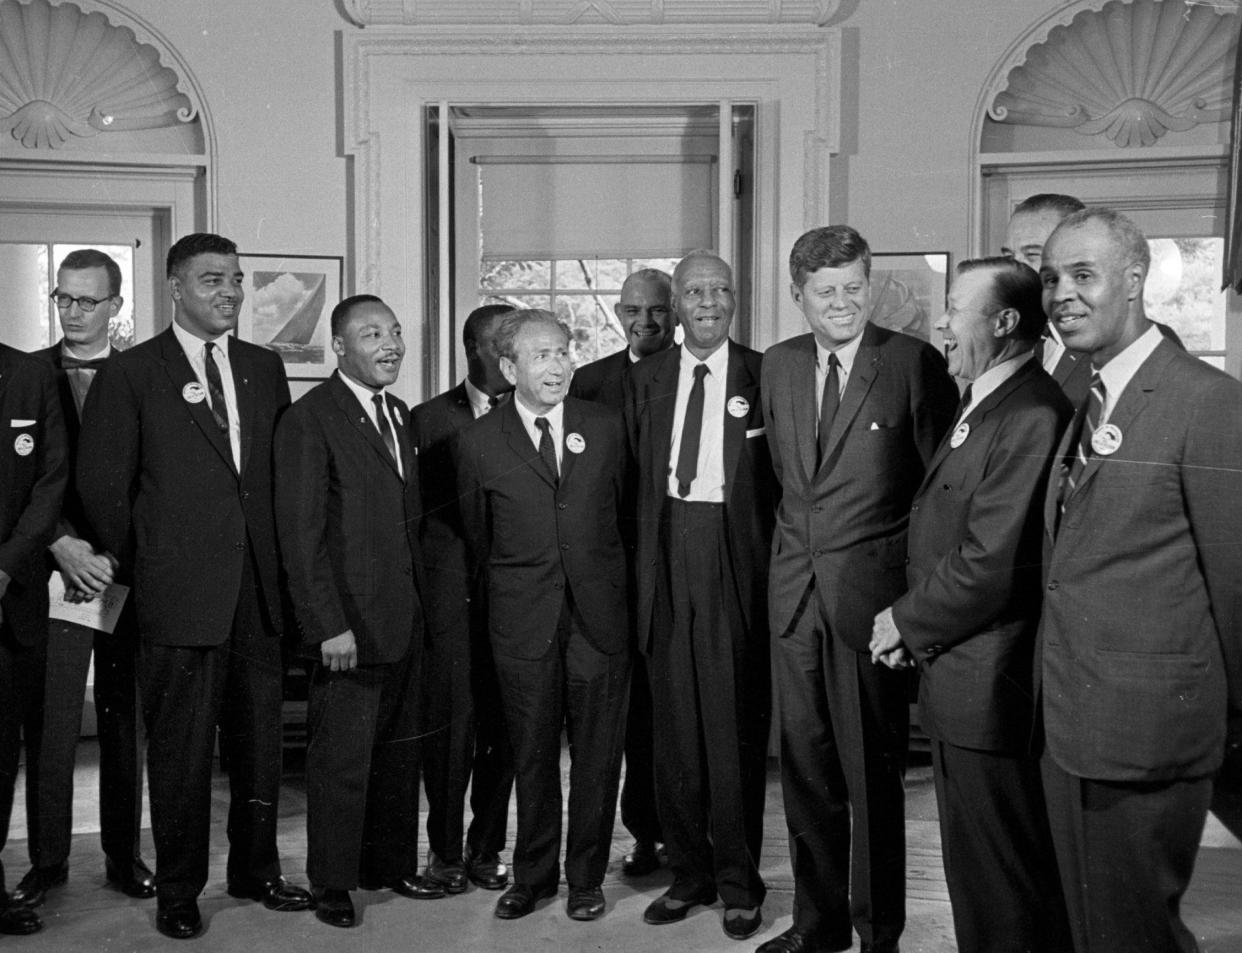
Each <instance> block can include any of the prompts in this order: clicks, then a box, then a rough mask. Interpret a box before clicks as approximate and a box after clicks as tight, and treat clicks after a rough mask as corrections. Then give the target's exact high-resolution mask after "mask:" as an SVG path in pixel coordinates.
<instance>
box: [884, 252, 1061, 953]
mask: <svg viewBox="0 0 1242 953" xmlns="http://www.w3.org/2000/svg"><path fill="white" fill-rule="evenodd" d="M1043 326H1044V311H1043V306H1042V304H1041V302H1040V285H1039V276H1038V275H1036V274H1035V272H1034V271H1033V270H1031V269H1030V268H1029V267H1027V265H1025V264H1023V263H1021V262H1017V261H1014V260H1013V259H1011V258H984V259H976V260H972V261H964V262H962V263H961V264H960V265H958V267H957V273H956V276H955V277H954V279H953V286H952V288H951V289H950V290H949V307H948V310H947V311H946V312H945V314H944V317H942V318H941V319H940V321H939V322H938V323H937V325H936V327H937V328H938V329H939V330H940V332H941V334H942V335H943V336H944V340H945V346H946V348H947V350H948V355H949V372H950V373H951V374H953V375H954V376H956V377H958V378H960V379H962V380H965V381H968V382H970V386H969V388H968V389H967V391H966V394H965V395H964V397H963V399H962V403H961V406H960V408H959V411H958V418H957V424H956V426H955V428H954V430H953V431H952V433H951V434H950V435H949V436H948V437H946V438H945V439H944V440H943V441H942V442H941V444H940V447H939V448H938V449H937V450H936V454H935V456H933V457H932V459H931V462H930V463H929V464H928V466H927V472H926V475H925V476H924V477H923V482H922V485H921V486H920V487H919V489H918V492H917V493H916V494H915V496H914V502H913V505H912V506H911V515H910V544H909V565H908V566H907V567H906V578H907V581H908V582H909V585H910V588H909V591H907V592H906V593H905V595H903V596H902V597H901V598H900V599H898V600H897V602H896V603H895V604H894V605H893V606H892V607H891V608H888V609H885V610H884V611H883V612H882V613H880V615H879V616H878V617H877V619H876V622H875V633H874V635H873V637H872V640H871V652H872V658H873V660H874V661H881V660H884V659H887V660H888V661H890V662H893V663H894V664H896V662H897V659H898V657H899V656H902V655H904V652H905V651H908V652H909V653H910V654H911V655H913V658H914V660H915V662H917V664H918V666H919V674H920V679H919V716H920V717H919V723H920V725H921V726H922V728H923V730H924V732H926V733H927V735H928V736H929V737H930V738H931V740H932V765H933V769H934V774H935V784H936V801H937V804H938V805H939V817H940V840H941V849H942V852H943V854H944V870H945V879H946V880H947V881H948V885H949V900H950V901H951V902H952V905H953V925H954V928H955V931H956V934H957V948H958V950H959V951H960V953H1002V951H1010V953H1060V951H1063V950H1066V949H1068V948H1069V946H1070V940H1069V926H1068V924H1067V922H1066V919H1065V907H1064V904H1063V902H1062V900H1061V889H1060V881H1059V879H1058V876H1057V868H1056V860H1055V858H1054V856H1053V850H1052V835H1051V832H1050V831H1049V829H1048V820H1047V812H1046V810H1045V807H1044V798H1043V789H1042V787H1041V785H1040V778H1039V759H1038V752H1036V751H1033V750H1032V748H1031V742H1032V738H1033V736H1034V731H1033V726H1034V721H1035V711H1036V703H1035V690H1034V683H1033V677H1032V663H1033V658H1034V654H1035V630H1036V628H1037V627H1038V624H1039V603H1040V596H1041V590H1040V579H1039V560H1040V547H1041V545H1042V531H1043V518H1042V515H1041V514H1042V510H1043V496H1044V487H1045V486H1046V485H1047V479H1048V476H1047V474H1048V463H1049V461H1050V459H1051V457H1052V453H1053V451H1054V450H1055V449H1056V445H1057V441H1058V440H1059V439H1060V437H1061V433H1062V431H1063V430H1064V429H1065V425H1066V424H1067V423H1068V422H1069V419H1070V416H1071V415H1072V410H1071V407H1070V403H1069V400H1068V399H1067V398H1066V397H1065V395H1064V394H1062V393H1061V389H1060V387H1058V386H1057V384H1056V382H1055V381H1054V380H1053V379H1052V378H1051V377H1050V376H1049V375H1048V374H1047V372H1045V371H1044V369H1043V368H1042V367H1040V365H1039V362H1038V361H1036V360H1035V359H1034V354H1033V348H1034V346H1035V342H1036V341H1038V340H1039V335H1040V331H1041V330H1042V329H1043ZM903 647H904V650H903Z"/></svg>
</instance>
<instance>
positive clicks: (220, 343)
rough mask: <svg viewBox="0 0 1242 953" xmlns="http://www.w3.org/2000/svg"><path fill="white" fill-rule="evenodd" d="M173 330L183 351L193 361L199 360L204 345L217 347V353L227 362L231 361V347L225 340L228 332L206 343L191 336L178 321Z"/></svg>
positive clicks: (195, 336)
mask: <svg viewBox="0 0 1242 953" xmlns="http://www.w3.org/2000/svg"><path fill="white" fill-rule="evenodd" d="M172 329H173V334H175V335H176V337H177V340H178V341H179V342H180V344H181V350H183V351H185V355H186V357H188V358H190V359H191V360H193V359H195V358H197V357H198V356H199V354H201V353H202V351H203V345H204V344H208V343H210V344H214V345H216V351H217V352H219V353H220V354H223V355H224V359H225V360H226V361H227V360H228V359H229V345H228V341H227V340H225V338H227V337H228V332H227V331H226V332H225V333H224V334H219V335H217V336H216V337H214V338H211V339H210V340H209V341H204V340H203V339H202V338H200V337H198V336H197V335H194V334H191V333H190V332H189V331H187V330H186V329H185V328H183V327H182V326H181V325H179V324H178V323H177V322H176V321H174V322H173V323H172Z"/></svg>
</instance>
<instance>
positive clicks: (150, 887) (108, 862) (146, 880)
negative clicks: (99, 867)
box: [104, 857, 155, 900]
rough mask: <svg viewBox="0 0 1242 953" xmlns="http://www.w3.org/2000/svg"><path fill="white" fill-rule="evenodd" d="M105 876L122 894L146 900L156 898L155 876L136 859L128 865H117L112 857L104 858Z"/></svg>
mask: <svg viewBox="0 0 1242 953" xmlns="http://www.w3.org/2000/svg"><path fill="white" fill-rule="evenodd" d="M104 876H105V877H106V878H107V879H108V883H110V884H113V885H114V886H115V887H116V888H117V889H118V890H120V891H121V893H123V894H125V895H126V896H128V897H137V898H138V899H139V900H145V899H147V898H148V897H154V896H155V875H154V874H153V873H151V868H150V867H148V866H147V865H146V864H144V863H143V862H142V858H141V857H135V858H134V859H133V860H131V861H129V862H128V863H117V862H116V861H114V860H113V859H112V858H111V857H106V858H104Z"/></svg>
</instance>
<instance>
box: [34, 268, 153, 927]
mask: <svg viewBox="0 0 1242 953" xmlns="http://www.w3.org/2000/svg"><path fill="white" fill-rule="evenodd" d="M51 297H52V301H53V302H55V304H56V310H57V313H58V316H59V318H60V326H61V330H62V331H63V332H64V336H63V337H62V338H61V340H60V341H59V342H58V343H56V344H54V345H52V346H51V347H49V348H45V349H44V350H42V351H38V352H36V356H38V357H41V358H43V359H44V360H46V361H48V362H49V363H50V364H51V365H52V367H54V368H55V370H56V386H57V391H58V394H59V397H60V409H61V412H62V413H63V415H64V418H65V432H66V435H67V437H68V441H69V456H70V476H69V483H68V486H67V488H66V491H65V501H64V504H63V505H62V507H61V511H60V518H59V520H58V521H57V524H56V532H55V536H54V539H53V542H52V545H51V546H49V547H48V553H49V554H50V556H51V568H53V569H54V570H56V571H58V572H60V574H61V577H62V579H63V581H64V586H65V596H66V599H68V600H69V601H71V602H89V601H91V600H93V599H95V598H96V597H98V596H100V595H101V594H102V593H103V592H104V590H105V589H107V587H108V586H109V585H111V584H112V582H113V581H114V573H115V571H116V566H117V562H116V557H114V556H113V555H112V554H111V553H110V552H108V551H107V550H106V549H105V548H104V547H103V546H102V544H101V543H100V542H99V539H98V537H97V536H96V535H95V532H94V530H93V529H92V528H91V526H90V523H89V522H88V521H87V519H86V515H85V513H83V511H82V501H81V500H80V499H79V498H78V494H77V491H76V489H75V486H74V481H73V474H72V461H73V459H74V457H75V451H76V448H77V442H78V434H79V432H80V431H81V426H82V404H83V402H84V401H85V400H86V392H87V391H88V390H89V389H90V386H91V384H92V382H93V381H94V379H95V373H96V371H97V370H98V369H99V368H100V367H102V366H103V363H104V362H105V361H106V360H108V358H109V357H110V356H111V353H112V346H111V344H109V341H108V326H109V322H110V321H111V320H112V319H113V318H114V317H116V315H117V314H118V313H119V312H120V310H121V305H122V304H123V303H124V299H123V298H122V297H121V269H120V267H119V266H118V265H117V263H116V262H115V261H113V260H112V258H111V257H110V256H108V255H106V254H104V253H103V252H101V251H99V250H97V249H94V248H83V249H79V250H77V251H73V252H70V253H69V254H68V255H67V256H65V259H64V261H62V262H61V264H60V268H59V269H58V270H57V272H56V289H55V290H54V291H53V292H52V295H51ZM92 652H93V653H94V656H95V712H96V719H97V724H98V730H99V826H100V839H101V841H102V842H103V850H104V857H105V865H104V870H105V875H106V876H107V879H108V881H109V882H110V883H113V884H115V885H116V886H117V887H118V888H119V889H120V890H121V891H123V892H124V893H126V894H128V895H129V896H131V897H152V896H154V895H155V883H154V881H153V880H152V875H151V871H150V869H149V868H148V867H147V865H146V864H144V863H143V861H142V858H141V855H140V851H139V837H140V834H139V832H140V830H141V823H142V768H141V763H140V761H139V759H138V704H137V688H136V680H135V675H134V641H133V609H132V606H129V605H127V606H126V608H125V609H124V610H123V614H122V616H121V619H120V620H119V621H118V624H117V627H116V630H115V631H114V632H112V633H105V632H101V631H98V630H96V629H90V628H87V627H86V626H83V625H79V624H77V623H75V622H67V621H63V620H60V619H52V620H50V621H49V623H48V652H47V677H46V679H45V683H44V703H43V735H42V738H41V739H39V743H38V744H37V745H33V744H32V745H31V746H30V750H29V751H28V752H27V768H26V784H27V805H28V806H27V842H26V847H27V850H28V852H29V854H30V862H31V867H30V870H29V872H27V874H26V876H24V877H23V878H22V879H21V881H20V882H19V883H18V885H17V888H16V889H15V890H14V891H13V900H14V901H15V902H17V903H21V904H23V905H25V906H28V907H37V906H39V905H40V904H41V903H43V901H44V899H45V898H46V895H47V892H48V891H49V890H51V889H52V888H54V887H57V886H59V885H60V884H63V883H64V882H65V880H66V878H67V877H68V874H69V864H68V861H69V844H70V837H71V834H72V828H73V764H74V755H75V751H76V748H77V741H78V736H79V734H80V727H81V722H82V704H83V701H84V698H85V694H86V675H87V671H88V669H89V668H90V663H91V654H92Z"/></svg>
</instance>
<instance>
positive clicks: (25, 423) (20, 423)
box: [9, 420, 38, 427]
mask: <svg viewBox="0 0 1242 953" xmlns="http://www.w3.org/2000/svg"><path fill="white" fill-rule="evenodd" d="M37 422H38V421H34V420H11V421H9V426H10V427H33V426H34V425H35V424H36V423H37Z"/></svg>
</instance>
